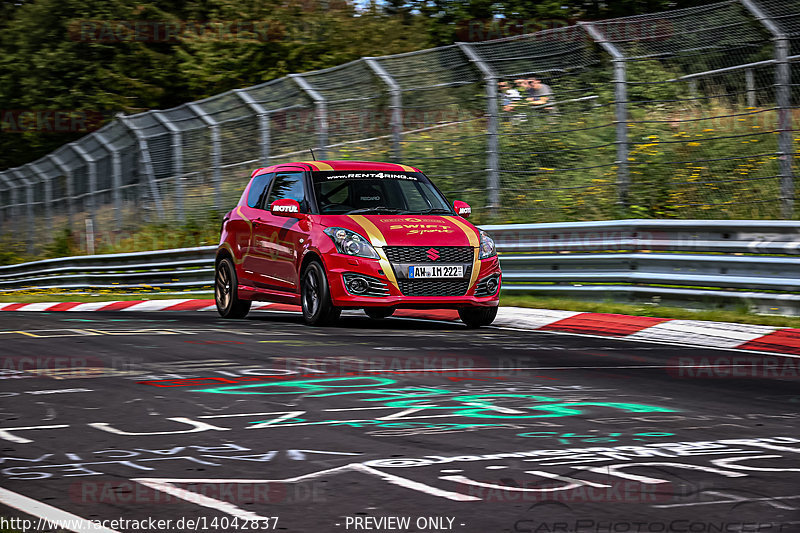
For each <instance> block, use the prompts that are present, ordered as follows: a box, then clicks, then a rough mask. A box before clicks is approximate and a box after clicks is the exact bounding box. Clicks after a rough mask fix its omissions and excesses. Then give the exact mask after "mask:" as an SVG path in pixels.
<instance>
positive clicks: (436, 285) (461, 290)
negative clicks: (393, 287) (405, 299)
mask: <svg viewBox="0 0 800 533" xmlns="http://www.w3.org/2000/svg"><path fill="white" fill-rule="evenodd" d="M397 283H398V285H399V286H400V292H402V293H403V295H404V296H464V295H465V294H467V289H469V280H468V279H457V280H442V279H399V280H397Z"/></svg>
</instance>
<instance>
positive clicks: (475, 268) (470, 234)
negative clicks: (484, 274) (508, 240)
mask: <svg viewBox="0 0 800 533" xmlns="http://www.w3.org/2000/svg"><path fill="white" fill-rule="evenodd" d="M449 220H450V222H452V223H453V224H455V225H456V226H458V227H459V228H461V230H462V231H463V232H464V233H465V234H466V236H467V239H469V245H470V246H472V248H473V250H474V251H475V256H474V259H473V260H472V277H471V278H470V280H469V287H472V286H473V285H475V282H476V281H477V280H478V273H479V271H480V269H481V262H480V260H479V259H478V254H479V253H480V245H481V241H480V240H479V239H478V236H477V235H476V234H475V230H473V229H472V228H470V227H469V226H467V225H466V224H464V223H463V222H461V221H460V220H458V217H452V218H450V219H449Z"/></svg>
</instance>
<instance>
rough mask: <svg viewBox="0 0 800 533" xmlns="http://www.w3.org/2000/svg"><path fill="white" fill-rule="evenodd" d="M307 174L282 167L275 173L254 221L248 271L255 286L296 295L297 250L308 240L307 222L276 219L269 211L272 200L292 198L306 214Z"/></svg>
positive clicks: (297, 168)
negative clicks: (251, 274)
mask: <svg viewBox="0 0 800 533" xmlns="http://www.w3.org/2000/svg"><path fill="white" fill-rule="evenodd" d="M305 174H306V172H305V169H302V168H299V167H281V168H279V169H278V170H277V171H276V172H275V177H274V178H273V179H272V183H271V184H270V190H269V194H268V195H267V196H266V200H265V201H264V202H263V204H262V206H261V207H262V209H259V210H258V214H257V216H256V217H255V218H254V219H253V233H252V235H253V237H252V239H251V242H250V254H249V256H248V261H247V266H246V268H247V270H251V271H253V272H254V277H253V279H254V281H255V282H256V285H257V286H261V287H264V288H268V289H272V290H280V291H288V292H297V288H298V285H299V279H298V275H297V268H298V262H299V256H300V249H301V247H302V245H303V242H305V239H307V238H308V230H307V222H305V221H300V220H298V219H296V218H289V217H281V216H275V215H273V214H272V213H270V211H269V208H270V206H271V205H272V202H274V201H275V200H281V199H284V198H291V199H292V200H296V201H297V202H298V203H299V204H300V212H301V213H308V209H309V203H308V201H307V199H306V194H305V193H306V176H305Z"/></svg>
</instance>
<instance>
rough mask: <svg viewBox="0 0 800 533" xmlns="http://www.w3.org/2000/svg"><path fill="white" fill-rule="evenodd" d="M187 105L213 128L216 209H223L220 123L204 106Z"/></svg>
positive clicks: (213, 177) (212, 163)
mask: <svg viewBox="0 0 800 533" xmlns="http://www.w3.org/2000/svg"><path fill="white" fill-rule="evenodd" d="M186 106H187V107H188V108H189V109H191V110H192V111H194V114H195V115H197V116H198V117H200V119H201V120H202V121H203V122H205V124H206V126H208V128H209V129H210V130H211V168H212V169H213V172H214V174H213V176H212V180H213V182H214V209H215V210H216V211H219V210H220V209H222V148H221V146H220V135H219V123H218V122H217V121H216V120H214V119H213V118H211V117H210V116H209V115H208V113H206V112H205V111H203V108H202V107H200V106H199V105H197V104H196V103H194V102H192V103H191V104H186Z"/></svg>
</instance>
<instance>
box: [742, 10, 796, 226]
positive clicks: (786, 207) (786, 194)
mask: <svg viewBox="0 0 800 533" xmlns="http://www.w3.org/2000/svg"><path fill="white" fill-rule="evenodd" d="M740 1H741V3H742V5H743V6H744V7H745V8H746V9H747V10H748V11H749V12H750V14H751V15H753V17H755V19H756V20H757V21H758V22H760V23H761V24H763V25H764V27H765V28H767V30H768V31H769V32H770V33H771V34H772V40H773V42H774V43H775V65H776V68H775V100H776V102H775V103H776V107H777V108H778V161H779V165H780V174H781V215H782V216H783V218H786V219H790V218H792V216H793V215H794V175H793V172H792V142H793V139H792V137H793V135H792V103H791V87H792V85H791V83H792V72H791V65H790V63H789V50H790V44H791V43H790V40H789V37H788V36H787V35H786V34H785V33H784V32H783V31H782V30H781V29H780V27H778V25H777V24H776V23H775V21H774V20H772V19H771V18H770V17H768V16H767V15H766V13H764V12H763V11H762V10H761V8H760V7H759V6H758V5H756V3H755V2H753V0H740Z"/></svg>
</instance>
